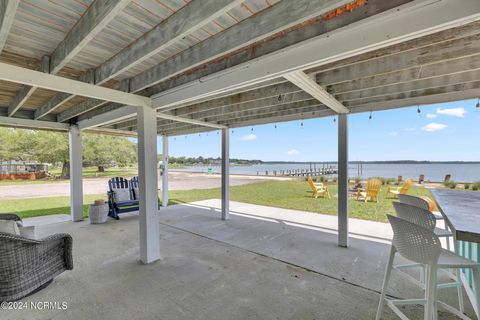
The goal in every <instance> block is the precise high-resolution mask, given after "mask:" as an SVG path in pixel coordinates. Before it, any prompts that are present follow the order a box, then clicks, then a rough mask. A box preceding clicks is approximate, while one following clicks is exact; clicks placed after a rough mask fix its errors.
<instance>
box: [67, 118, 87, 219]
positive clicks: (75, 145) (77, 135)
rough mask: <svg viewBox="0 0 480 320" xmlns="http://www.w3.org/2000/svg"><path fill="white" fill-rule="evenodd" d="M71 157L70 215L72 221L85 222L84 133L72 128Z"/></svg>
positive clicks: (70, 131)
mask: <svg viewBox="0 0 480 320" xmlns="http://www.w3.org/2000/svg"><path fill="white" fill-rule="evenodd" d="M68 141H69V145H68V147H69V155H70V214H71V215H72V221H82V220H83V185H82V132H81V131H80V129H79V128H78V127H77V126H71V127H70V130H69V132H68Z"/></svg>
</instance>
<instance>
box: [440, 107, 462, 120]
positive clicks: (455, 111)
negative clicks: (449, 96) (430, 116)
mask: <svg viewBox="0 0 480 320" xmlns="http://www.w3.org/2000/svg"><path fill="white" fill-rule="evenodd" d="M437 113H438V114H443V115H446V116H452V117H458V118H463V117H464V116H465V114H466V113H467V110H465V109H464V108H451V109H443V108H437Z"/></svg>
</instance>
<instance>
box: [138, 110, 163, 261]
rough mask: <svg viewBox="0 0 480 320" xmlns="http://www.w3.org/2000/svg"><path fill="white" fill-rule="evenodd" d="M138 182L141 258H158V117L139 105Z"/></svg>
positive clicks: (142, 259)
mask: <svg viewBox="0 0 480 320" xmlns="http://www.w3.org/2000/svg"><path fill="white" fill-rule="evenodd" d="M137 121H138V127H137V130H138V182H139V189H140V260H141V261H142V262H143V263H145V264H147V263H151V262H154V261H156V260H159V259H160V225H159V216H158V173H157V117H156V112H155V110H154V109H151V108H145V107H141V108H138V113H137Z"/></svg>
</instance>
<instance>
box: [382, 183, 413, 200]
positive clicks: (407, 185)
mask: <svg viewBox="0 0 480 320" xmlns="http://www.w3.org/2000/svg"><path fill="white" fill-rule="evenodd" d="M412 185H413V179H407V180H405V182H404V183H403V186H401V187H397V188H392V187H390V186H388V188H387V198H388V196H389V195H390V194H391V195H393V198H395V199H396V198H398V195H399V194H407V192H408V190H409V189H410V187H411V186H412Z"/></svg>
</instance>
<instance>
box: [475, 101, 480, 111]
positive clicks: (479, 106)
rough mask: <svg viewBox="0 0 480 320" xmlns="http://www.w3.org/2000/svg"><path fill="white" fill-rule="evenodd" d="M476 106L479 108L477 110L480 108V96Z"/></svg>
mask: <svg viewBox="0 0 480 320" xmlns="http://www.w3.org/2000/svg"><path fill="white" fill-rule="evenodd" d="M475 108H476V109H477V111H478V110H479V109H480V98H478V100H477V104H476V105H475Z"/></svg>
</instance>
